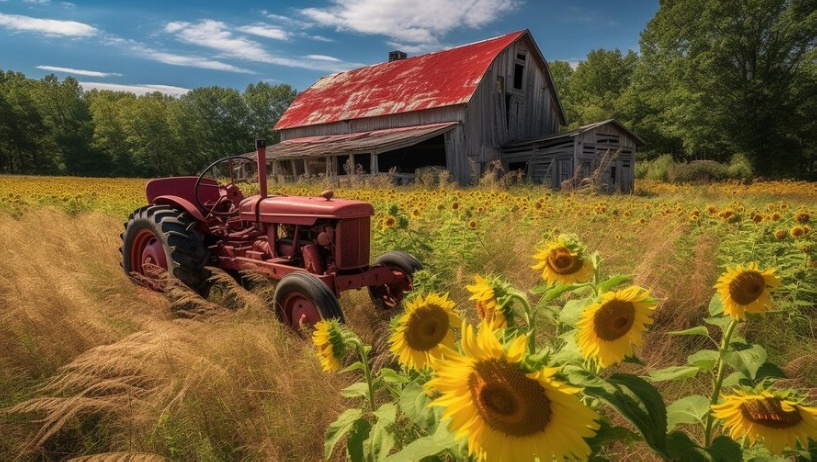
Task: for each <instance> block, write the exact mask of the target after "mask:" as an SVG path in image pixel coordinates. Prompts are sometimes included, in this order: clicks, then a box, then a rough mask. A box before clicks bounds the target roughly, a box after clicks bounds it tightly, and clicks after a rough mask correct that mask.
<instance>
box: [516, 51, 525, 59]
mask: <svg viewBox="0 0 817 462" xmlns="http://www.w3.org/2000/svg"><path fill="white" fill-rule="evenodd" d="M525 58H527V55H526V54H525V52H524V51H518V52H517V53H516V59H518V60H520V61H524V60H525Z"/></svg>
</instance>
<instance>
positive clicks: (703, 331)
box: [667, 326, 709, 337]
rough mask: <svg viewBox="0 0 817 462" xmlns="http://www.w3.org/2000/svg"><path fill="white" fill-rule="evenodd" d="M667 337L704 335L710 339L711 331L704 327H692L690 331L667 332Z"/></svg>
mask: <svg viewBox="0 0 817 462" xmlns="http://www.w3.org/2000/svg"><path fill="white" fill-rule="evenodd" d="M667 335H702V336H704V337H709V330H707V328H706V327H704V326H695V327H690V328H689V329H684V330H676V331H672V332H667Z"/></svg>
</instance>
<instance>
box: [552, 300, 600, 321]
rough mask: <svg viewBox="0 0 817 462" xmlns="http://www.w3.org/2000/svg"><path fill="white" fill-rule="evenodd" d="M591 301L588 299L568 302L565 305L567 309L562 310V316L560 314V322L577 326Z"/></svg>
mask: <svg viewBox="0 0 817 462" xmlns="http://www.w3.org/2000/svg"><path fill="white" fill-rule="evenodd" d="M591 301H592V300H591V299H587V298H583V299H580V300H570V301H568V302H567V303H565V307H564V308H562V312H561V314H559V322H561V323H562V324H567V325H568V326H575V325H576V323H577V322H578V321H579V318H581V316H582V313H583V312H584V309H585V308H586V307H587V305H589V304H590V302H591Z"/></svg>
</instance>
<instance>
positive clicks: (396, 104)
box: [275, 30, 544, 130]
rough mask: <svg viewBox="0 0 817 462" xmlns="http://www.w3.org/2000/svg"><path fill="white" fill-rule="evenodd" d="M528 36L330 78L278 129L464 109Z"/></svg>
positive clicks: (503, 38)
mask: <svg viewBox="0 0 817 462" xmlns="http://www.w3.org/2000/svg"><path fill="white" fill-rule="evenodd" d="M527 34H529V32H528V31H527V30H524V31H519V32H514V33H512V34H508V35H503V36H501V37H496V38H492V39H488V40H483V41H481V42H476V43H471V44H468V45H463V46H459V47H456V48H451V49H448V50H443V51H438V52H434V53H428V54H425V55H421V56H415V57H412V58H407V59H401V60H397V61H392V62H388V63H382V64H375V65H373V66H368V67H363V68H360V69H354V70H351V71H347V72H340V73H337V74H332V75H327V76H325V77H322V78H321V79H320V80H318V82H317V83H315V85H312V86H311V87H310V88H308V89H307V90H306V91H304V92H303V93H301V94H299V95H298V97H297V98H295V101H293V102H292V104H291V105H290V106H289V108H288V109H287V110H286V111H285V112H284V114H283V115H282V116H281V119H280V120H279V121H278V123H277V124H275V130H282V129H287V128H294V127H302V126H307V125H318V124H327V123H332V122H338V121H341V120H351V119H359V118H363V117H376V116H382V115H390V114H399V113H403V112H411V111H419V110H423V109H431V108H437V107H444V106H453V105H458V104H465V103H467V102H468V101H469V100H470V99H471V95H473V93H474V91H476V88H477V86H478V85H479V83H480V82H481V81H482V78H483V77H484V76H485V73H486V72H487V71H488V68H489V67H490V65H491V63H492V62H493V61H494V59H495V58H496V57H497V55H499V53H501V52H502V50H504V49H505V48H507V47H508V46H509V45H510V44H512V43H513V42H514V41H516V40H517V39H519V38H520V37H522V36H524V35H527ZM537 52H538V50H537ZM539 57H540V59H541V60H542V62H543V63H544V59H543V58H541V54H540V56H539Z"/></svg>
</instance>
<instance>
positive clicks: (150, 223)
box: [119, 205, 210, 296]
mask: <svg viewBox="0 0 817 462" xmlns="http://www.w3.org/2000/svg"><path fill="white" fill-rule="evenodd" d="M196 225H197V223H196V221H195V220H194V219H193V218H192V217H190V216H189V215H188V214H187V212H185V211H184V210H180V209H178V208H176V207H173V206H169V205H148V206H146V207H142V208H140V209H137V210H135V211H134V212H133V213H132V214H131V215H130V217H128V221H127V222H126V223H125V231H124V232H122V234H121V237H122V247H120V249H119V252H120V253H121V254H122V268H123V269H124V270H125V273H126V274H127V275H129V276H131V277H132V278H133V279H134V280H136V282H138V283H140V284H142V285H144V286H146V287H149V288H151V289H154V290H161V289H162V284H161V281H160V280H159V279H160V275H161V273H162V272H163V271H167V272H168V273H169V274H170V275H171V276H174V277H176V278H177V279H179V280H180V281H181V282H182V283H184V284H185V285H186V286H188V287H190V288H191V289H193V290H194V291H196V292H198V293H199V294H201V295H202V296H206V295H207V292H208V291H209V288H210V283H209V281H208V278H209V277H210V272H209V271H207V269H206V268H205V267H204V265H205V264H206V263H207V260H208V258H209V252H208V251H207V249H206V248H205V247H204V236H203V235H202V234H201V233H200V232H199V231H197V230H196Z"/></svg>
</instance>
